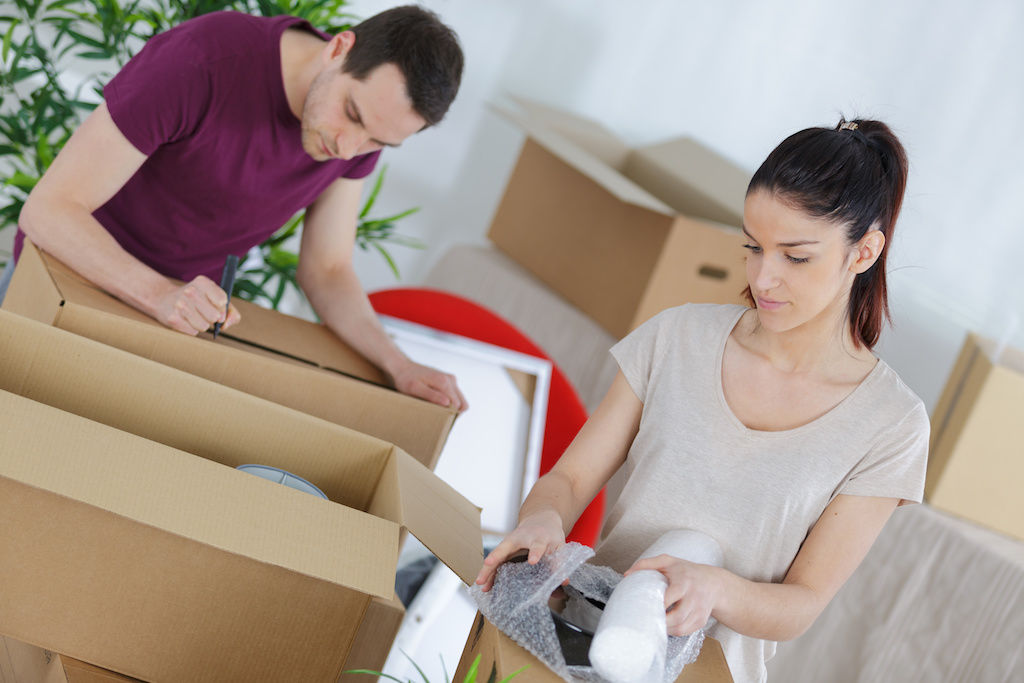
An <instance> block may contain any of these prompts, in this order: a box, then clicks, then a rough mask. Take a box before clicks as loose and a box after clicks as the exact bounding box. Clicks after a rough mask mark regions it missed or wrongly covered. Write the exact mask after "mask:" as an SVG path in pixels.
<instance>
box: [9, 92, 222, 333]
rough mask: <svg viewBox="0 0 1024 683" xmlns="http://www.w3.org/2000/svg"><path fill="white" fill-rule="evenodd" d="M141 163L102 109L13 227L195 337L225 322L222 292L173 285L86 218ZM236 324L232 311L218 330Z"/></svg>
mask: <svg viewBox="0 0 1024 683" xmlns="http://www.w3.org/2000/svg"><path fill="white" fill-rule="evenodd" d="M145 160H146V156H145V155H144V154H143V153H142V152H140V151H139V150H137V149H136V148H135V147H134V146H133V145H132V144H131V143H130V142H129V141H128V140H127V139H126V138H125V137H124V135H123V134H122V133H121V131H120V130H119V129H118V128H117V125H116V124H115V123H114V121H113V119H112V118H111V117H110V112H109V111H107V107H106V105H105V104H101V105H100V106H99V107H97V108H96V110H95V111H94V112H93V113H92V114H90V115H89V117H88V118H86V120H85V121H84V122H83V123H82V125H81V126H80V127H79V128H78V130H76V131H75V133H74V134H73V135H72V136H71V138H70V139H69V140H68V142H67V144H65V145H64V148H63V149H62V150H61V152H60V154H58V155H57V158H56V159H54V161H53V164H52V165H51V166H50V168H49V169H48V170H47V171H46V173H45V174H44V175H43V177H42V178H40V180H39V182H38V184H37V185H36V187H35V188H34V189H33V190H32V192H31V194H29V196H28V199H27V200H26V201H25V206H24V208H23V209H22V211H21V215H20V216H19V218H18V225H19V226H20V227H21V229H22V230H23V231H24V232H25V235H26V236H27V237H28V238H29V239H31V240H32V242H34V243H35V244H36V245H37V246H38V247H39V248H41V249H42V250H43V251H46V252H48V253H50V254H53V255H54V256H55V257H56V258H57V259H59V260H60V261H63V262H64V263H66V264H67V265H68V266H69V267H71V268H72V269H73V270H75V271H76V272H78V274H80V275H81V276H82V277H84V278H85V279H86V280H89V281H90V282H93V283H95V284H97V285H98V286H100V287H101V288H103V289H104V290H106V291H107V292H110V293H111V294H113V295H114V296H116V297H117V298H119V299H121V300H122V301H124V302H126V303H128V304H130V305H131V306H133V307H134V308H137V309H139V310H140V311H142V312H143V313H145V314H147V315H149V316H151V317H153V318H156V319H157V320H158V321H159V322H161V323H163V324H164V325H167V326H168V327H172V328H174V329H176V330H178V331H179V332H185V333H187V334H197V333H199V332H202V331H203V330H206V329H207V328H209V327H210V325H211V324H213V323H214V322H217V321H224V320H223V319H224V306H225V304H226V303H227V295H226V294H225V293H224V291H223V290H221V289H220V287H218V286H217V284H216V283H214V282H213V281H212V280H210V279H209V278H206V277H203V276H199V277H197V278H195V279H194V280H192V281H191V282H189V283H186V284H184V285H179V284H177V283H175V282H172V281H171V280H169V279H168V278H166V277H164V276H163V275H161V274H160V273H158V272H156V271H155V270H153V269H152V268H150V267H149V266H147V265H145V264H144V263H142V262H141V261H139V260H138V259H136V258H135V257H134V256H132V255H131V254H129V253H128V252H127V251H125V250H124V249H123V248H122V247H121V246H120V245H119V244H118V243H117V241H116V240H115V239H114V238H113V237H111V235H110V233H108V232H107V231H106V229H105V228H104V227H103V226H102V225H101V224H100V223H99V221H97V220H96V219H95V218H93V217H92V212H93V211H95V210H96V209H97V208H99V207H100V206H102V205H103V204H104V203H106V202H107V200H109V199H110V198H111V197H112V196H114V194H115V193H116V192H117V191H118V190H119V189H121V187H123V186H124V184H125V183H126V182H128V180H129V179H130V178H131V177H132V175H133V174H134V173H135V172H136V171H137V170H138V169H139V167H140V166H142V164H143V162H144V161H145ZM237 320H238V313H237V311H234V310H233V309H232V312H231V315H229V316H228V319H227V321H226V322H225V325H224V326H225V327H228V326H230V325H232V324H234V323H235V322H236V321H237Z"/></svg>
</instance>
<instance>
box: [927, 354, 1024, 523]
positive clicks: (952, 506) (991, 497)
mask: <svg viewBox="0 0 1024 683" xmlns="http://www.w3.org/2000/svg"><path fill="white" fill-rule="evenodd" d="M1022 416H1024V352H1022V351H1020V350H1018V349H1014V348H1005V349H1002V350H999V349H997V345H996V344H995V342H993V341H991V340H988V339H984V338H982V337H979V336H978V335H975V334H969V335H968V336H967V339H966V340H965V341H964V345H963V348H962V349H961V351H960V356H959V357H958V358H957V361H956V364H955V365H954V366H953V371H952V373H951V374H950V376H949V380H948V381H947V382H946V387H945V389H944V390H943V393H942V396H941V398H940V399H939V403H938V405H937V406H936V408H935V414H934V416H933V419H932V437H931V452H930V454H929V459H928V479H927V483H926V485H925V497H926V498H927V500H928V502H929V503H931V504H932V505H934V506H935V507H938V508H941V509H943V510H947V511H948V512H952V513H954V514H957V515H960V516H962V517H966V518H968V519H972V520H974V521H976V522H981V523H982V524H985V525H987V526H989V527H991V528H993V529H996V530H998V531H1002V532H1003V533H1007V534H1010V535H1012V536H1016V537H1017V538H1021V539H1024V497H1022V496H1021V489H1022V488H1024V421H1022V420H1021V417H1022Z"/></svg>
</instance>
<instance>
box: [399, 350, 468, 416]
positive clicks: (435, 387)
mask: <svg viewBox="0 0 1024 683" xmlns="http://www.w3.org/2000/svg"><path fill="white" fill-rule="evenodd" d="M391 379H392V381H393V382H394V383H395V388H396V389H398V390H399V391H400V392H402V393H403V394H409V395H410V396H416V397H417V398H422V399H426V400H427V401H430V402H431V403H436V404H438V405H441V406H445V407H446V408H454V409H455V410H457V411H459V412H460V413H461V412H462V411H464V410H466V409H467V408H469V403H467V402H466V397H465V396H463V395H462V392H461V391H459V386H458V384H456V382H455V376H454V375H450V374H448V373H446V372H441V371H440V370H436V369H434V368H431V367H427V366H426V365H420V364H419V363H414V362H412V361H411V360H409V361H407V362H405V363H403V364H402V365H401V367H400V368H399V369H398V370H397V371H396V372H395V373H394V374H393V375H392V377H391Z"/></svg>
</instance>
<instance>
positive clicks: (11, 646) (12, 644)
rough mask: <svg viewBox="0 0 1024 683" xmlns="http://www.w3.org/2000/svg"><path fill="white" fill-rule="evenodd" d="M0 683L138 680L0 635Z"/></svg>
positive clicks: (123, 682) (134, 682) (124, 682)
mask: <svg viewBox="0 0 1024 683" xmlns="http://www.w3.org/2000/svg"><path fill="white" fill-rule="evenodd" d="M0 683H138V679H137V678H129V677H128V676H122V675H121V674H119V673H116V672H114V671H109V670H107V669H101V668H100V667H98V666H93V665H92V664H89V663H87V662H83V661H80V660H78V659H74V658H73V657H67V656H65V655H60V654H57V653H56V652H51V651H49V650H46V649H44V648H41V647H36V646H34V645H29V644H28V643H22V642H20V641H17V640H15V639H13V638H6V637H4V636H0Z"/></svg>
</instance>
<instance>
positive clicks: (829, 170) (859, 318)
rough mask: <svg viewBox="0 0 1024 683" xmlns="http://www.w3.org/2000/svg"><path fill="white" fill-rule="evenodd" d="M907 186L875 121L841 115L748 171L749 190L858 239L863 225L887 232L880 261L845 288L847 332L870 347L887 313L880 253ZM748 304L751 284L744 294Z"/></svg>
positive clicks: (901, 165) (897, 150)
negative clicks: (847, 295)
mask: <svg viewBox="0 0 1024 683" xmlns="http://www.w3.org/2000/svg"><path fill="white" fill-rule="evenodd" d="M906 185H907V153H906V151H905V150H904V149H903V145H902V144H900V141H899V139H898V138H897V137H896V135H895V134H893V132H892V131H891V130H890V129H889V127H888V126H887V125H885V124H884V123H882V122H881V121H871V120H865V119H854V120H852V121H846V120H845V119H843V120H841V121H840V122H839V124H838V125H837V126H836V127H835V128H808V129H806V130H802V131H800V132H799V133H794V134H793V135H790V136H789V137H788V138H786V139H785V140H783V141H782V143H781V144H780V145H779V146H778V147H776V148H775V149H774V150H772V153H771V154H769V155H768V158H767V159H765V160H764V163H763V164H761V167H760V168H758V169H757V171H756V172H755V173H754V177H753V178H751V180H750V185H749V186H748V187H747V195H748V196H749V195H750V194H751V193H753V192H755V191H766V192H770V193H771V194H773V195H775V196H776V197H778V198H779V199H781V200H782V201H784V202H786V203H787V204H789V205H790V206H792V207H793V208H795V209H798V210H800V211H803V212H805V213H807V214H808V215H811V216H815V217H817V218H825V219H828V220H829V221H831V222H833V223H835V224H836V225H838V226H842V227H843V228H845V230H846V240H847V243H848V244H851V245H852V244H856V243H857V241H858V240H860V239H861V238H862V237H863V236H864V235H865V233H867V232H868V231H869V230H872V229H877V230H880V231H881V232H882V234H883V235H885V246H884V247H883V249H882V253H881V254H880V255H879V256H878V260H877V261H876V262H875V263H874V265H872V266H871V268H869V269H868V270H866V271H864V272H863V273H860V274H859V275H857V278H856V279H855V280H854V281H853V288H852V289H851V291H850V302H849V320H850V332H851V333H852V335H853V338H854V340H855V342H856V343H857V344H862V345H863V346H865V347H867V348H869V349H870V348H872V347H873V346H874V345H875V344H876V343H877V342H878V336H879V335H880V334H881V332H882V319H883V317H884V318H886V319H890V316H889V302H888V294H887V290H886V284H885V257H886V255H887V254H888V252H889V249H888V247H889V245H890V244H891V243H892V235H893V228H894V227H895V225H896V218H897V217H898V216H899V213H900V206H901V205H902V204H903V191H904V189H905V188H906ZM744 294H745V296H746V297H747V300H748V301H750V303H751V305H754V301H753V297H752V296H751V293H750V288H749V287H748V288H747V290H746V291H745V292H744Z"/></svg>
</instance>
